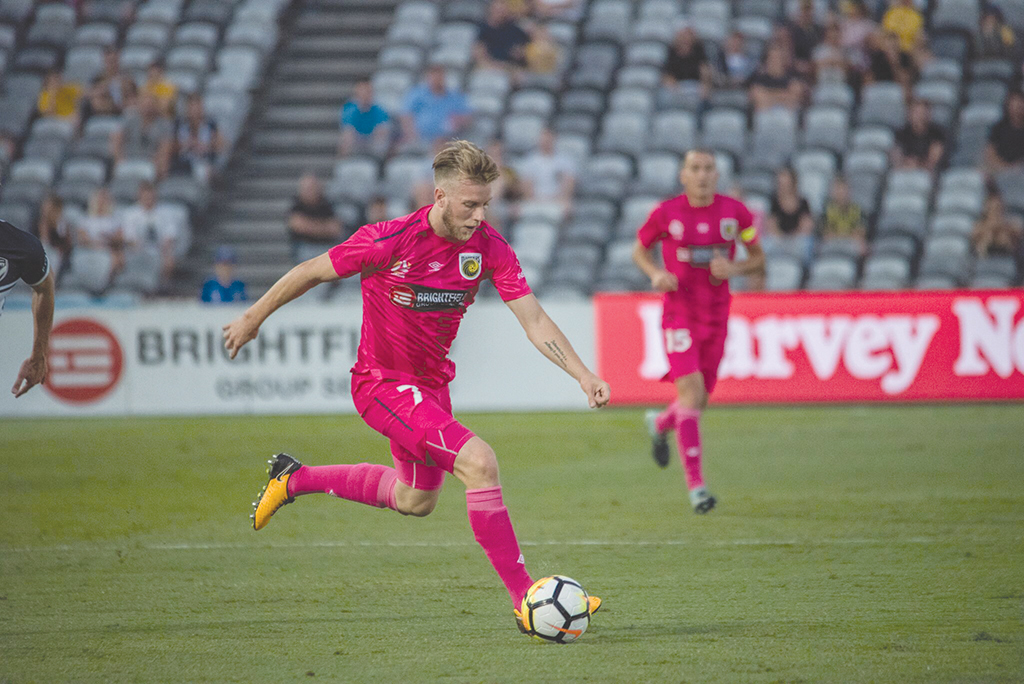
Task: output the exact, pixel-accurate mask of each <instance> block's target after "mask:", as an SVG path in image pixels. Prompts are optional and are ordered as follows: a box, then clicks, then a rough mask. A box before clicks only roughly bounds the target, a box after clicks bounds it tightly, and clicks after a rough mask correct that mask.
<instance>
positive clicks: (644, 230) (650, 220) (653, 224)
mask: <svg viewBox="0 0 1024 684" xmlns="http://www.w3.org/2000/svg"><path fill="white" fill-rule="evenodd" d="M661 207H662V205H660V204H659V205H658V206H656V207H655V208H654V211H652V212H651V215H650V216H648V217H647V221H646V222H645V223H644V225H642V226H640V230H638V231H637V232H636V236H637V238H638V239H639V240H640V244H642V245H643V246H644V247H648V248H649V247H650V246H651V245H653V244H654V243H655V242H657V241H658V240H662V239H664V238H665V237H667V233H666V232H665V225H664V212H662V210H661Z"/></svg>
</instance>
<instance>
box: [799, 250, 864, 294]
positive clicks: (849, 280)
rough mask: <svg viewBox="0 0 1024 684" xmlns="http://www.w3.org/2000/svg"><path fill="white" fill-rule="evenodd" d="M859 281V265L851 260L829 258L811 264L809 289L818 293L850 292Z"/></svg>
mask: <svg viewBox="0 0 1024 684" xmlns="http://www.w3.org/2000/svg"><path fill="white" fill-rule="evenodd" d="M856 280H857V264H856V262H854V261H853V260H851V259H847V258H844V257H839V256H829V257H824V258H819V259H817V260H816V261H815V262H814V263H813V264H811V272H810V276H809V277H808V279H807V289H809V290H818V291H823V290H827V291H833V290H849V289H850V288H851V287H853V284H854V282H855V281H856Z"/></svg>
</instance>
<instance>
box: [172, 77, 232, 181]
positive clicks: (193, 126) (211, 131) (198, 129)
mask: <svg viewBox="0 0 1024 684" xmlns="http://www.w3.org/2000/svg"><path fill="white" fill-rule="evenodd" d="M174 129H175V130H174V162H173V168H172V170H173V171H174V172H175V173H184V174H189V175H191V176H192V177H193V178H195V179H196V180H197V181H199V182H200V183H209V182H210V177H211V176H212V175H213V170H214V169H215V168H216V166H217V158H218V157H219V156H220V154H221V153H222V152H223V151H224V136H222V135H221V134H220V129H218V128H217V122H216V121H214V120H213V119H212V118H211V117H208V116H206V111H205V109H204V108H203V97H202V95H200V94H199V93H191V94H190V95H189V96H188V99H187V100H186V104H185V116H183V117H181V118H179V119H178V120H177V121H176V122H175V125H174Z"/></svg>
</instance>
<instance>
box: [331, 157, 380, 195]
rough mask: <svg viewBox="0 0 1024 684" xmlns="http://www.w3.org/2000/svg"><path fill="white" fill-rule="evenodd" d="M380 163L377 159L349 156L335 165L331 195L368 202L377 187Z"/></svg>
mask: <svg viewBox="0 0 1024 684" xmlns="http://www.w3.org/2000/svg"><path fill="white" fill-rule="evenodd" d="M377 175H378V165H377V161H376V160H375V159H368V158H366V157H349V158H347V159H342V160H340V161H339V162H338V163H337V164H335V165H334V176H333V179H332V181H331V184H330V191H329V193H330V197H331V199H332V200H335V201H337V199H338V198H346V199H351V200H354V201H356V202H359V203H365V202H367V201H368V200H369V199H370V198H371V197H372V196H373V194H374V192H375V191H376V188H377Z"/></svg>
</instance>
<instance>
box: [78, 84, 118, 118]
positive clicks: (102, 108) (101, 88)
mask: <svg viewBox="0 0 1024 684" xmlns="http://www.w3.org/2000/svg"><path fill="white" fill-rule="evenodd" d="M81 112H82V115H81V121H82V122H85V121H88V120H89V119H90V117H93V116H117V115H119V114H120V113H121V110H120V109H118V106H117V103H116V102H114V98H113V97H111V95H110V88H108V87H107V83H106V81H104V80H103V77H102V76H97V77H96V78H94V79H93V81H92V85H90V86H89V90H88V91H87V92H86V93H85V97H84V98H83V99H82V107H81Z"/></svg>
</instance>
